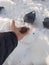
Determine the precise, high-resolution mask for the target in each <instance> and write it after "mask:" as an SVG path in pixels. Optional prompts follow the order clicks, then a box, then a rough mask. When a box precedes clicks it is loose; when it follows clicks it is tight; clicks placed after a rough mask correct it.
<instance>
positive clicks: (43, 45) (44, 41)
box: [0, 0, 49, 65]
mask: <svg viewBox="0 0 49 65" xmlns="http://www.w3.org/2000/svg"><path fill="white" fill-rule="evenodd" d="M0 6H4V7H5V9H4V10H3V11H2V12H1V13H0V32H5V31H9V30H10V24H11V20H12V19H14V20H15V22H16V25H17V26H22V25H24V24H23V17H24V15H25V14H26V13H28V12H31V11H33V10H35V11H36V20H35V22H34V24H33V25H29V27H30V32H29V34H28V35H27V36H25V37H24V38H23V39H22V40H21V41H19V43H18V46H17V47H16V48H15V50H14V51H13V52H12V53H11V55H10V56H9V57H8V58H7V60H6V61H5V63H4V64H3V65H49V29H45V28H43V23H42V22H43V20H44V18H45V17H47V16H48V17H49V0H45V1H42V0H0ZM33 33H34V34H33Z"/></svg>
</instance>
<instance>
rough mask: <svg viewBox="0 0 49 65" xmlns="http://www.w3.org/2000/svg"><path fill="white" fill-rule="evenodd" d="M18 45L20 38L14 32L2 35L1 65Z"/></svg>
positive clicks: (0, 41)
mask: <svg viewBox="0 0 49 65" xmlns="http://www.w3.org/2000/svg"><path fill="white" fill-rule="evenodd" d="M17 44H18V38H17V36H16V35H15V33H14V32H4V33H0V65H2V64H3V62H4V61H5V60H6V58H7V57H8V56H9V55H10V53H11V52H12V51H13V50H14V48H15V47H16V46H17Z"/></svg>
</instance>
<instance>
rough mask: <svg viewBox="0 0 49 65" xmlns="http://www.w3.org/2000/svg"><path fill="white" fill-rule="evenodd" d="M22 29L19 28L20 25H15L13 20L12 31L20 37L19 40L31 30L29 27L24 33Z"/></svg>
mask: <svg viewBox="0 0 49 65" xmlns="http://www.w3.org/2000/svg"><path fill="white" fill-rule="evenodd" d="M26 28H27V27H26ZM21 29H22V27H19V28H18V27H16V26H15V21H14V20H13V21H12V24H11V31H13V32H15V34H16V36H17V37H18V40H21V39H23V37H24V36H26V35H27V34H28V32H29V30H30V29H29V28H27V31H26V32H25V33H24V34H22V33H21V32H20V30H21Z"/></svg>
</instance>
